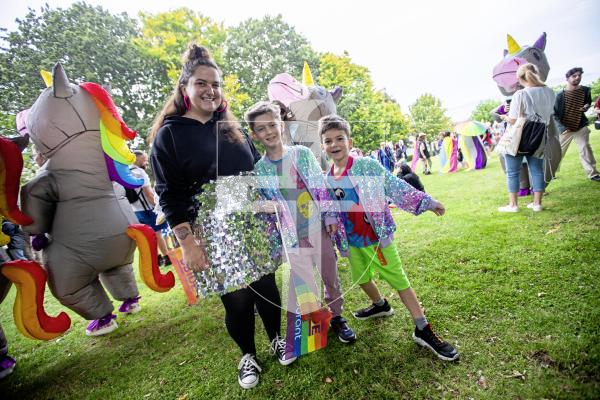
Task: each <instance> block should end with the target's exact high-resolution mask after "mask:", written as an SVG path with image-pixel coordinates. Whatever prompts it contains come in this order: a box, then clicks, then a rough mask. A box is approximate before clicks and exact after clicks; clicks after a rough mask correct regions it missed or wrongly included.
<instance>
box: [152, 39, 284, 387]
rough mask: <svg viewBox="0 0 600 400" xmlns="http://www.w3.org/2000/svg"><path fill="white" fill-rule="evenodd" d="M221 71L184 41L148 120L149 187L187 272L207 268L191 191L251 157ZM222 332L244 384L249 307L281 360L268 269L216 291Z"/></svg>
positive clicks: (248, 372) (250, 339)
mask: <svg viewBox="0 0 600 400" xmlns="http://www.w3.org/2000/svg"><path fill="white" fill-rule="evenodd" d="M221 85H222V82H221V72H220V70H219V68H218V66H217V65H216V63H215V62H214V60H213V59H212V58H211V57H210V55H209V53H208V51H207V50H206V49H205V48H204V47H200V46H197V45H195V44H192V45H190V47H189V48H188V51H187V53H186V55H185V56H184V66H183V69H182V72H181V75H180V77H179V81H178V83H177V85H176V87H175V90H174V93H173V95H172V96H171V98H170V99H169V100H168V101H167V103H166V105H165V106H164V108H163V110H162V111H161V113H160V114H159V115H158V117H157V118H156V120H155V121H154V124H153V126H152V131H151V133H150V140H153V144H152V154H151V163H152V168H153V170H154V174H155V176H156V192H157V193H158V195H159V196H160V205H161V207H162V209H163V211H164V213H165V216H166V218H167V221H168V222H169V225H170V226H171V228H172V229H173V232H174V234H175V237H177V240H178V241H179V243H180V244H181V247H182V250H183V261H184V263H185V264H186V265H187V266H188V267H189V268H191V269H192V270H194V271H203V270H205V269H207V268H208V267H209V265H208V260H207V255H206V253H205V251H204V249H203V248H202V247H201V245H200V244H199V241H201V239H202V238H196V237H194V235H193V233H192V229H191V225H190V221H193V220H194V219H195V217H196V215H197V213H198V209H197V206H195V202H194V201H193V197H194V196H196V195H198V194H199V193H201V192H202V186H203V185H204V184H205V183H208V182H209V181H211V180H215V179H217V175H218V176H227V175H237V174H239V173H240V172H243V171H251V170H252V169H253V168H254V162H255V161H256V160H257V159H258V157H259V156H258V154H257V152H256V149H255V148H254V146H253V145H252V142H251V141H250V140H248V139H247V137H246V136H245V134H244V133H243V132H242V131H241V128H240V126H239V124H238V123H237V122H236V120H235V117H234V116H233V115H232V113H231V112H230V111H229V109H228V107H227V101H226V100H225V99H224V98H223V93H222V86H221ZM221 300H222V302H223V305H224V306H225V324H226V326H227V331H228V332H229V335H230V336H231V337H232V338H233V340H234V341H235V342H236V343H237V344H238V346H239V347H240V349H241V351H242V355H243V357H242V359H241V361H240V363H239V366H238V369H239V374H238V382H239V384H240V386H242V387H243V388H244V389H249V388H251V387H254V386H255V385H256V384H257V383H258V379H259V373H260V371H261V369H260V367H259V365H258V363H257V361H256V346H255V342H254V306H255V305H256V308H257V310H258V313H259V315H260V317H261V318H262V320H263V323H264V325H265V329H266V331H267V335H268V336H269V340H271V351H272V352H273V353H274V354H276V355H277V357H278V359H279V362H280V363H281V364H284V365H287V364H289V363H291V362H292V361H294V359H295V357H291V356H288V355H286V353H285V341H284V340H283V339H281V338H280V336H279V334H280V326H281V310H280V308H279V306H280V305H281V298H280V295H279V291H278V289H277V285H276V283H275V277H274V274H268V275H265V276H263V277H262V278H261V279H259V280H257V281H255V282H253V283H252V284H251V285H250V288H243V289H239V290H236V291H234V292H230V293H227V294H225V295H223V296H221Z"/></svg>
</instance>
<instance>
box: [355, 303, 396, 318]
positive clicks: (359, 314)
mask: <svg viewBox="0 0 600 400" xmlns="http://www.w3.org/2000/svg"><path fill="white" fill-rule="evenodd" d="M352 315H354V318H356V319H369V318H376V317H389V316H390V315H394V309H393V308H392V307H391V306H390V303H388V301H387V300H385V303H383V305H382V306H378V305H377V304H371V305H370V306H369V307H367V308H363V309H360V310H358V311H355V312H353V313H352Z"/></svg>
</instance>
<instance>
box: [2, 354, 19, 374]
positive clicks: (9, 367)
mask: <svg viewBox="0 0 600 400" xmlns="http://www.w3.org/2000/svg"><path fill="white" fill-rule="evenodd" d="M16 365H17V360H15V359H14V358H12V357H11V356H9V355H8V354H6V355H4V356H2V358H0V379H3V378H5V377H7V376H8V375H10V374H12V372H13V370H14V369H15V366H16Z"/></svg>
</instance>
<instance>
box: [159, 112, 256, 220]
mask: <svg viewBox="0 0 600 400" xmlns="http://www.w3.org/2000/svg"><path fill="white" fill-rule="evenodd" d="M216 125H217V122H216V121H215V120H214V119H212V120H210V121H208V122H206V123H205V124H203V123H202V122H200V121H197V120H195V119H191V118H186V117H179V116H172V117H167V118H165V121H164V123H163V126H162V127H161V128H160V129H159V130H158V132H157V133H156V137H155V138H154V143H153V145H152V154H151V157H150V162H151V164H152V169H153V171H154V175H155V176H156V193H158V195H159V197H160V206H161V207H162V209H163V212H164V213H165V216H166V218H167V221H168V223H169V225H170V226H171V227H174V226H177V225H179V224H181V223H182V222H189V221H190V220H191V218H193V216H194V213H195V210H194V202H193V199H192V197H193V196H194V195H197V194H199V193H201V192H202V185H204V184H205V183H208V182H209V181H210V180H214V179H216V178H217V174H218V175H219V176H228V175H236V174H239V173H240V172H242V171H252V170H253V169H254V162H255V160H256V159H257V157H258V154H257V152H256V149H255V148H254V145H253V144H252V142H251V141H250V140H249V139H248V137H247V136H246V137H245V140H244V141H242V142H241V143H232V142H230V141H229V139H227V138H226V137H225V136H224V135H223V134H219V135H218V141H217V134H216V129H215V128H216ZM217 150H218V154H217ZM217 159H218V164H217Z"/></svg>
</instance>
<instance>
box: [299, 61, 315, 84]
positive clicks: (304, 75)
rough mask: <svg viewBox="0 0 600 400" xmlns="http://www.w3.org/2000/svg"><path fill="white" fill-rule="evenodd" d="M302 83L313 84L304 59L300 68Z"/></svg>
mask: <svg viewBox="0 0 600 400" xmlns="http://www.w3.org/2000/svg"><path fill="white" fill-rule="evenodd" d="M302 84H303V85H305V86H313V85H314V84H315V82H314V81H313V77H312V73H311V72H310V67H309V66H308V63H307V62H306V61H304V68H302Z"/></svg>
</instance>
